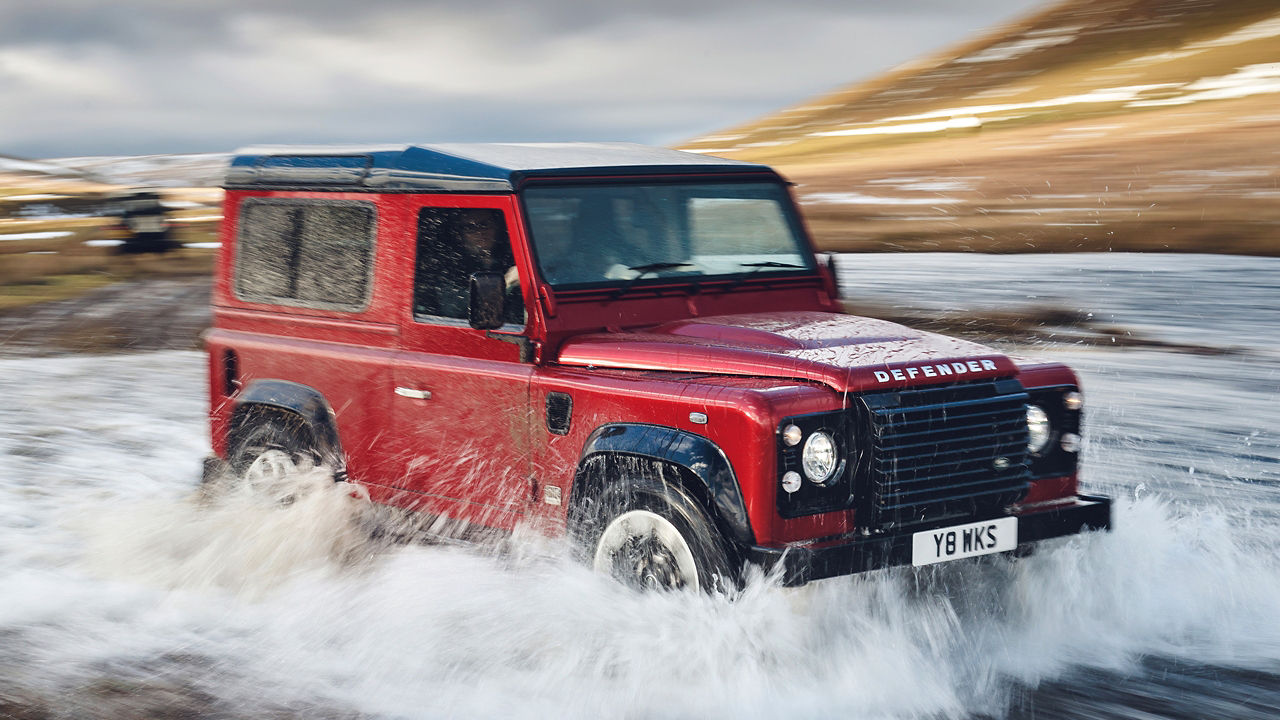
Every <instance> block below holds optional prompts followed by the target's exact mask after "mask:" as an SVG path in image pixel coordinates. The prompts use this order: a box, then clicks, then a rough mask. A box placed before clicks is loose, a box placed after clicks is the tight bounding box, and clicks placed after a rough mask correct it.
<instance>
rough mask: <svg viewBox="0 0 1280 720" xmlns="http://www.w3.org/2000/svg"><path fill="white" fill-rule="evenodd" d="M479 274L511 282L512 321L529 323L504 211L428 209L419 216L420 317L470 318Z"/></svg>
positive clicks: (416, 299) (416, 303)
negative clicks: (474, 282) (473, 288)
mask: <svg viewBox="0 0 1280 720" xmlns="http://www.w3.org/2000/svg"><path fill="white" fill-rule="evenodd" d="M478 272H495V273H499V274H501V275H503V276H504V277H505V278H506V281H507V298H506V317H505V319H506V322H507V323H508V324H511V325H523V324H524V302H523V299H522V298H521V296H520V282H519V279H518V278H517V276H516V269H515V260H514V258H513V256H512V254H511V240H510V239H509V238H508V237H507V227H506V222H505V220H504V219H503V216H502V211H501V210H492V209H481V208H476V209H460V208H423V209H422V211H421V212H419V213H418V251H417V261H416V263H415V268H414V282H413V312H414V315H417V316H434V317H446V318H455V319H460V320H466V319H467V315H468V312H469V309H470V305H471V295H470V292H471V275H472V274H474V273H478Z"/></svg>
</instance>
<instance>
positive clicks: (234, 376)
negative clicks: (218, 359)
mask: <svg viewBox="0 0 1280 720" xmlns="http://www.w3.org/2000/svg"><path fill="white" fill-rule="evenodd" d="M239 390H240V358H239V357H237V356H236V351H235V350H224V351H222V394H223V395H225V396H226V397H231V396H232V395H235V394H236V392H238V391H239Z"/></svg>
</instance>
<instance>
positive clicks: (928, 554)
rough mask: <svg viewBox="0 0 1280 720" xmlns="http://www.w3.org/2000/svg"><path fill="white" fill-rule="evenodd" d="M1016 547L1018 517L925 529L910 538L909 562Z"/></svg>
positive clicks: (917, 563)
mask: <svg viewBox="0 0 1280 720" xmlns="http://www.w3.org/2000/svg"><path fill="white" fill-rule="evenodd" d="M1016 547H1018V518H1016V517H1007V518H1000V519H999V520H987V521H985V522H976V523H969V524H967V525H955V526H952V527H945V528H938V529H937V530H925V531H924V532H918V533H916V534H915V535H913V536H912V537H911V564H912V565H915V566H916V567H919V566H921V565H932V564H934V563H940V562H946V561H948V560H959V559H961V558H969V557H977V556H979V555H990V554H992V553H998V552H1005V551H1008V550H1012V549H1014V548H1016Z"/></svg>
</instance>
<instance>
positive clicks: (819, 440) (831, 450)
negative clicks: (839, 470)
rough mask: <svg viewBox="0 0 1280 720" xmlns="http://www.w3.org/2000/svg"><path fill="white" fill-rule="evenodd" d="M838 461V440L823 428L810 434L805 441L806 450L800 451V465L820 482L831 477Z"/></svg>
mask: <svg viewBox="0 0 1280 720" xmlns="http://www.w3.org/2000/svg"><path fill="white" fill-rule="evenodd" d="M838 461H839V457H838V453H837V452H836V441H835V440H834V439H833V438H832V437H831V436H830V435H828V434H827V433H826V432H825V431H823V430H819V431H817V432H815V433H813V434H812V435H810V436H809V439H808V440H806V441H805V443H804V451H803V452H801V453H800V465H801V466H802V467H804V474H805V476H807V477H808V478H809V479H810V480H812V481H813V482H816V483H818V484H822V483H824V482H826V481H827V480H830V479H831V476H832V475H833V474H835V471H836V465H837V463H838Z"/></svg>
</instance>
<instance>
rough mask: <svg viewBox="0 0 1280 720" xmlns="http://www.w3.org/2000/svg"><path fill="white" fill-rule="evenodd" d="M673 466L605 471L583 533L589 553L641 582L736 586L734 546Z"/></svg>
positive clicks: (713, 588)
mask: <svg viewBox="0 0 1280 720" xmlns="http://www.w3.org/2000/svg"><path fill="white" fill-rule="evenodd" d="M675 473H676V471H675V470H674V469H673V468H668V467H665V466H654V467H652V468H650V469H648V470H647V471H641V472H632V473H628V474H627V475H625V476H623V477H617V476H615V477H612V478H607V479H606V482H605V485H604V488H603V489H602V490H601V491H600V492H599V495H598V497H597V498H596V499H595V501H594V502H592V503H591V505H592V506H593V507H592V508H591V510H593V512H589V513H588V514H587V516H586V517H587V518H589V520H588V525H587V527H586V528H585V532H582V533H580V535H579V537H580V539H581V540H582V541H583V544H584V550H585V551H586V555H587V558H586V559H587V561H588V562H589V563H591V565H592V566H593V567H594V568H595V569H596V570H597V571H599V572H603V573H607V574H609V575H611V576H612V577H614V578H615V579H617V580H619V581H620V582H622V583H623V584H625V585H628V586H631V587H634V588H638V589H644V590H695V591H699V590H700V591H704V592H724V593H730V592H733V591H734V590H736V589H737V587H738V581H739V578H738V573H737V572H736V565H735V563H734V562H733V560H732V554H731V553H730V552H729V550H728V548H727V546H726V544H725V541H724V539H723V538H722V537H721V535H720V532H719V531H718V530H717V529H716V526H715V523H713V522H712V521H711V519H710V518H709V517H708V516H707V513H706V511H705V510H703V508H702V507H701V506H700V505H699V504H698V503H697V501H695V500H694V499H693V498H691V497H690V496H689V494H688V493H686V492H685V491H684V490H683V489H682V488H681V487H680V485H679V484H678V483H677V482H674V479H675V478H674V476H675Z"/></svg>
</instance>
